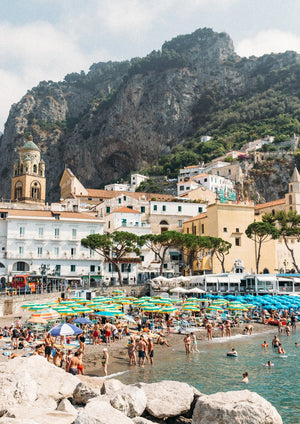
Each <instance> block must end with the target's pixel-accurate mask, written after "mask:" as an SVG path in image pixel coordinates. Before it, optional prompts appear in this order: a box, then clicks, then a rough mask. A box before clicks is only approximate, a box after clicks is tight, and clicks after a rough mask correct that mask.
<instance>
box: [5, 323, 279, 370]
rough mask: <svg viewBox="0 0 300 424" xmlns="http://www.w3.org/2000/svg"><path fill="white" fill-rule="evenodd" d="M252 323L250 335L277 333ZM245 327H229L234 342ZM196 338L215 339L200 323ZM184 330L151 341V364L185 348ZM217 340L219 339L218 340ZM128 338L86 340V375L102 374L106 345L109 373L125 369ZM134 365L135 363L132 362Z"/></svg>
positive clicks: (216, 334) (218, 333)
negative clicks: (94, 342) (162, 340)
mask: <svg viewBox="0 0 300 424" xmlns="http://www.w3.org/2000/svg"><path fill="white" fill-rule="evenodd" d="M16 320H18V317H14V316H7V317H2V318H0V327H3V326H5V325H11V324H12V323H13V322H14V323H15V322H16ZM22 322H24V318H23V319H22ZM251 325H252V326H253V333H252V336H253V335H255V334H259V333H274V334H275V333H276V334H277V332H278V330H277V327H274V326H270V325H264V324H260V323H252V324H251ZM244 327H245V324H241V325H240V327H233V328H232V329H231V334H232V341H233V343H234V339H235V336H238V335H240V336H241V337H242V338H245V340H249V338H250V337H252V336H250V335H243V329H244ZM195 334H196V337H197V341H198V349H199V347H201V344H206V343H210V344H211V343H214V340H213V341H210V342H208V341H207V336H206V330H205V328H201V327H199V329H198V330H197V331H195ZM184 337H185V335H184V334H175V333H171V334H170V335H169V336H166V339H167V342H168V344H170V347H168V346H165V345H163V346H160V345H158V344H157V343H156V342H155V339H154V340H153V341H154V366H155V363H156V362H158V361H166V360H167V357H168V355H170V354H171V352H172V350H176V351H182V352H184V351H185V347H184V342H183V339H184ZM220 337H221V331H220V330H219V329H218V328H214V329H213V339H216V338H218V339H220ZM9 340H10V339H2V340H0V348H3V347H4V346H5V344H7V343H8V341H9ZM229 340H231V339H230V338H228V337H227V338H225V337H224V341H229ZM218 341H219V340H218ZM127 342H128V337H123V338H122V339H121V340H117V341H115V342H114V343H111V344H110V345H108V346H106V344H104V343H101V344H98V345H91V344H88V343H87V344H86V353H85V355H84V357H83V363H84V371H85V374H87V375H97V376H103V369H102V365H101V358H102V355H103V348H104V347H107V348H108V352H109V366H108V374H109V375H112V374H114V375H115V374H117V373H121V372H124V371H126V370H128V369H130V368H132V367H131V366H129V361H128V354H127ZM73 351H76V347H73ZM1 352H2V354H0V362H3V361H7V360H8V357H7V356H5V355H3V352H5V350H4V351H1ZM16 352H17V353H18V354H21V355H22V354H24V352H23V351H22V350H19V351H16ZM148 366H149V367H150V364H148V363H147V361H146V364H145V367H148ZM133 367H134V366H133Z"/></svg>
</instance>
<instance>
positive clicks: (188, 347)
mask: <svg viewBox="0 0 300 424" xmlns="http://www.w3.org/2000/svg"><path fill="white" fill-rule="evenodd" d="M183 341H184V346H185V353H186V354H187V355H189V354H190V353H191V336H190V335H189V334H187V335H186V336H185V338H184V339H183Z"/></svg>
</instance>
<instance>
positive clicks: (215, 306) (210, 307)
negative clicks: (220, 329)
mask: <svg viewBox="0 0 300 424" xmlns="http://www.w3.org/2000/svg"><path fill="white" fill-rule="evenodd" d="M206 309H208V310H209V311H219V312H224V309H223V308H221V306H218V305H210V306H208V307H207V308H206Z"/></svg>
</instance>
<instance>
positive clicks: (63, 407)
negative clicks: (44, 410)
mask: <svg viewBox="0 0 300 424" xmlns="http://www.w3.org/2000/svg"><path fill="white" fill-rule="evenodd" d="M56 409H57V411H61V412H66V413H67V414H71V415H73V416H74V418H75V417H76V416H77V414H78V411H77V409H76V408H74V406H73V405H72V404H71V402H70V401H69V400H68V399H62V400H61V401H60V402H59V404H58V406H57V408H56Z"/></svg>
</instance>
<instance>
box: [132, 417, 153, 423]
mask: <svg viewBox="0 0 300 424" xmlns="http://www.w3.org/2000/svg"><path fill="white" fill-rule="evenodd" d="M132 421H133V422H134V424H153V421H150V420H147V418H143V417H135V418H132Z"/></svg>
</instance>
